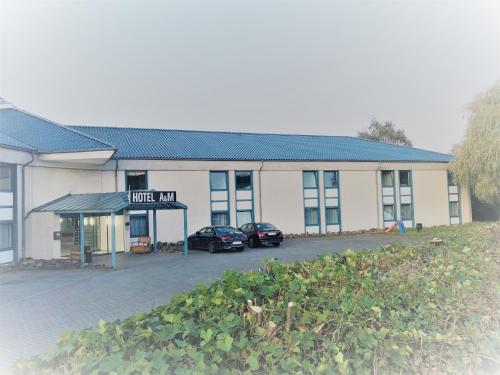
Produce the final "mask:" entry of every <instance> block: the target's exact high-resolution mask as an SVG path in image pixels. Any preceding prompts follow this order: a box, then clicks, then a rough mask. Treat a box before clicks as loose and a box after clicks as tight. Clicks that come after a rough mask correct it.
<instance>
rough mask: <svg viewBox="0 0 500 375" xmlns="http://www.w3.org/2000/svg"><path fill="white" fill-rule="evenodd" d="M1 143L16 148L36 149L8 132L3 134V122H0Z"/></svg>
mask: <svg viewBox="0 0 500 375" xmlns="http://www.w3.org/2000/svg"><path fill="white" fill-rule="evenodd" d="M0 145H4V146H7V147H9V148H15V149H18V150H25V151H30V152H34V151H36V150H35V149H34V148H33V147H31V146H30V145H27V144H26V143H23V142H21V141H19V140H17V139H14V138H12V137H9V136H8V135H7V134H3V133H2V132H1V123H0Z"/></svg>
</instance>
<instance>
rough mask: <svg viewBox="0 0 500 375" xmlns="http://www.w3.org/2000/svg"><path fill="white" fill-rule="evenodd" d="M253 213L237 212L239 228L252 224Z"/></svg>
mask: <svg viewBox="0 0 500 375" xmlns="http://www.w3.org/2000/svg"><path fill="white" fill-rule="evenodd" d="M252 219H253V218H252V211H238V212H236V224H237V226H238V227H241V226H242V225H244V224H248V223H251V222H252V221H253V220H252Z"/></svg>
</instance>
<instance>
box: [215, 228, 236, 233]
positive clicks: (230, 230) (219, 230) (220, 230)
mask: <svg viewBox="0 0 500 375" xmlns="http://www.w3.org/2000/svg"><path fill="white" fill-rule="evenodd" d="M215 232H216V233H217V234H234V233H237V232H238V229H236V228H233V227H216V228H215Z"/></svg>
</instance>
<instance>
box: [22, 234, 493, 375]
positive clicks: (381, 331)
mask: <svg viewBox="0 0 500 375" xmlns="http://www.w3.org/2000/svg"><path fill="white" fill-rule="evenodd" d="M438 235H442V238H443V240H444V244H443V245H441V246H433V245H430V244H429V243H428V242H423V243H420V244H416V245H411V246H402V245H387V246H384V247H382V248H381V249H380V251H376V252H373V251H364V252H359V253H354V252H351V251H348V252H346V253H344V254H341V255H337V254H330V255H324V256H322V257H320V258H319V259H317V260H314V261H305V262H296V263H293V264H279V263H276V262H266V263H265V265H264V267H263V268H264V270H261V271H259V272H248V273H238V272H235V271H226V272H225V273H224V275H223V276H222V278H221V279H219V280H217V281H216V282H214V283H213V284H211V285H210V286H208V287H205V286H198V287H197V288H195V289H194V290H192V291H190V292H187V293H184V294H181V295H179V296H177V297H175V298H173V299H172V301H171V303H169V304H167V305H164V306H160V307H158V308H155V309H154V310H152V311H151V312H148V313H138V314H135V315H133V316H131V317H129V318H127V319H125V320H122V321H120V320H118V321H115V322H105V321H100V322H99V324H98V327H97V328H94V329H87V330H84V331H81V332H77V333H75V332H72V333H64V334H62V335H61V336H60V337H59V339H58V343H57V348H56V349H55V350H54V351H52V352H49V353H46V354H43V355H40V356H37V357H34V358H31V359H29V360H27V361H23V362H18V363H17V365H16V367H15V369H14V371H15V372H16V373H18V374H27V373H37V374H44V373H45V374H53V373H77V374H107V373H114V374H148V373H151V374H156V373H174V374H227V373H256V374H281V373H300V374H317V373H340V374H344V373H345V374H347V373H355V374H378V373H423V374H426V373H457V374H463V373H468V372H469V373H470V372H474V373H477V372H480V371H485V372H488V371H491V370H492V369H493V368H495V367H494V366H498V364H499V357H498V353H499V352H500V328H499V315H498V311H500V306H499V301H500V298H499V297H500V293H499V285H498V276H499V260H500V257H499V244H500V226H499V225H498V224H492V225H476V224H474V225H465V226H460V227H456V228H454V229H452V230H450V229H445V230H443V232H442V233H441V234H439V233H438ZM247 300H252V302H253V304H254V305H256V306H259V307H261V308H262V313H261V314H253V313H252V312H250V311H249V309H248V307H247ZM289 302H295V304H296V307H295V308H294V310H293V314H292V322H291V323H292V325H291V330H290V331H287V330H286V319H287V318H286V317H287V305H288V303H289ZM270 322H272V323H270Z"/></svg>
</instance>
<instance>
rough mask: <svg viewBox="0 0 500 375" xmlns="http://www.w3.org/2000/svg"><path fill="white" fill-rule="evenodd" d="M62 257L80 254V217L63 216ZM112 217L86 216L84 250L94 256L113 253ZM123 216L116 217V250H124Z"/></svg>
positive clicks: (84, 222)
mask: <svg viewBox="0 0 500 375" xmlns="http://www.w3.org/2000/svg"><path fill="white" fill-rule="evenodd" d="M59 222H60V231H61V256H62V257H69V256H71V255H72V254H79V253H80V217H79V215H62V216H61V218H60V220H59ZM111 229H112V228H111V217H110V216H109V215H102V216H101V215H92V216H85V217H84V219H83V234H84V248H85V250H86V251H87V250H90V251H92V252H93V253H94V254H107V253H110V252H111V246H112V243H111ZM123 236H124V231H123V216H122V215H117V216H116V217H115V240H116V250H117V251H123V250H124V246H125V245H124V238H123Z"/></svg>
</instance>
